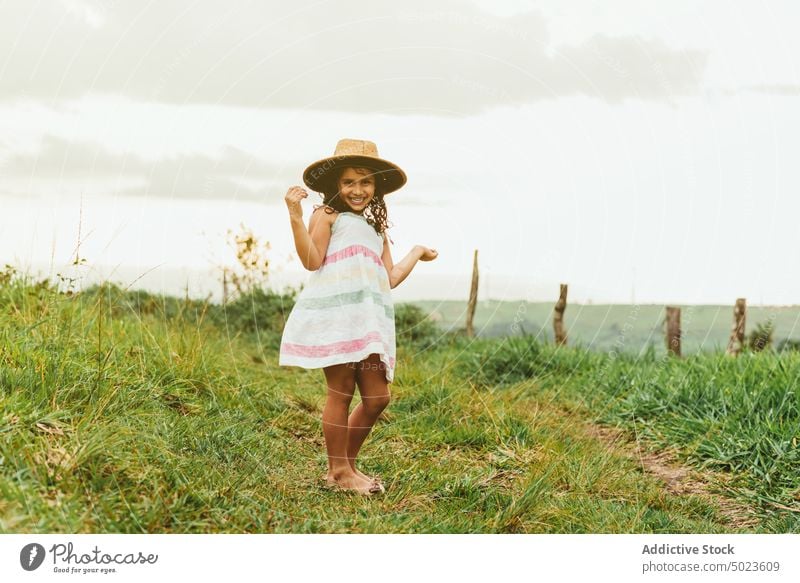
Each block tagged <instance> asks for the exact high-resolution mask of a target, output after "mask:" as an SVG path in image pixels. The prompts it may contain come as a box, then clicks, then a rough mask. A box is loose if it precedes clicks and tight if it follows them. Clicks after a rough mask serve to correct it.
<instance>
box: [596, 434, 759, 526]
mask: <svg viewBox="0 0 800 583" xmlns="http://www.w3.org/2000/svg"><path fill="white" fill-rule="evenodd" d="M583 425H584V431H585V432H586V434H587V435H588V436H590V437H592V438H594V439H596V440H598V441H600V442H602V443H603V444H605V446H606V448H608V449H610V450H613V451H616V452H619V453H622V454H623V455H625V456H627V457H629V458H630V459H633V460H636V461H637V462H638V463H639V465H640V466H641V468H642V470H643V471H644V472H646V473H648V474H650V475H652V476H655V477H656V478H658V479H659V480H661V481H662V482H663V483H664V485H665V488H666V489H667V491H668V492H670V493H671V494H678V495H681V494H684V495H686V494H692V495H695V496H700V497H702V498H705V499H707V500H708V501H709V502H710V503H711V504H712V505H714V506H715V507H717V508H718V509H719V511H720V514H721V515H722V516H724V517H725V518H726V519H727V520H728V521H729V523H730V525H731V526H733V527H736V528H750V527H753V526H758V524H759V523H760V520H759V519H758V517H757V516H756V515H755V513H754V512H753V511H752V510H751V509H750V508H749V507H748V506H746V505H744V504H741V503H739V502H736V501H734V500H732V499H730V498H727V497H725V496H722V495H720V494H718V493H716V492H713V491H712V490H713V484H725V483H727V482H728V481H729V479H730V478H729V477H728V476H727V475H726V474H723V473H720V472H712V471H710V470H704V471H703V472H700V471H698V470H696V469H694V468H691V467H689V466H686V465H683V464H681V463H680V462H679V461H678V458H677V455H676V454H675V451H674V450H670V449H664V450H662V451H661V452H658V453H654V452H650V451H647V450H646V449H645V448H644V447H643V446H640V444H638V443H637V442H636V441H634V440H631V439H630V438H629V437H628V436H627V434H626V433H625V432H624V431H622V430H618V429H614V428H612V427H604V426H601V425H596V424H593V423H589V422H584V424H583Z"/></svg>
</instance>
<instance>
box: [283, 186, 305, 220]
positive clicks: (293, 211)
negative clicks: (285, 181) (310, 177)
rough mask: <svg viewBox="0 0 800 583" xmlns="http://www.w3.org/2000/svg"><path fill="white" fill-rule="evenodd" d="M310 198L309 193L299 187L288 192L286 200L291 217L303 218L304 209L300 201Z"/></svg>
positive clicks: (293, 187)
mask: <svg viewBox="0 0 800 583" xmlns="http://www.w3.org/2000/svg"><path fill="white" fill-rule="evenodd" d="M307 196H308V193H307V192H306V191H305V190H304V189H302V188H300V187H299V186H292V187H291V188H290V189H289V190H288V191H287V192H286V196H285V197H284V200H285V201H286V206H287V207H288V208H289V217H290V218H292V219H302V218H303V207H302V206H300V201H301V200H302V199H304V198H306V197H307Z"/></svg>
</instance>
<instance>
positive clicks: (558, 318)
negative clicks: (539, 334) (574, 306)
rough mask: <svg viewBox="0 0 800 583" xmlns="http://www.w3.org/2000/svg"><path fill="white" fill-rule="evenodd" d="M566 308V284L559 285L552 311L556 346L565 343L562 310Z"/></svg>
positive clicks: (565, 336)
mask: <svg viewBox="0 0 800 583" xmlns="http://www.w3.org/2000/svg"><path fill="white" fill-rule="evenodd" d="M566 308H567V284H566V283H562V284H561V290H560V291H559V294H558V301H557V302H556V307H555V309H554V310H553V334H554V336H555V339H556V345H557V346H562V345H564V344H566V343H567V331H566V330H565V329H564V310H565V309H566Z"/></svg>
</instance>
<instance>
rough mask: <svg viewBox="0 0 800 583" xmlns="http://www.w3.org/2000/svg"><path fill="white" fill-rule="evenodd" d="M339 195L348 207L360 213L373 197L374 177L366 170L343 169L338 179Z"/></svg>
mask: <svg viewBox="0 0 800 583" xmlns="http://www.w3.org/2000/svg"><path fill="white" fill-rule="evenodd" d="M339 193H340V196H341V197H342V200H343V201H344V202H345V203H346V204H347V206H348V207H350V208H351V209H353V211H354V212H356V213H360V212H361V211H363V210H364V209H365V208H367V205H368V204H369V202H370V201H371V200H372V198H373V197H374V196H375V175H374V174H372V171H371V170H367V169H366V168H358V169H356V168H344V169H343V170H342V175H341V176H340V177H339Z"/></svg>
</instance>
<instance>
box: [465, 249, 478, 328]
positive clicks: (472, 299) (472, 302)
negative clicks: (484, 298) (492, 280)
mask: <svg viewBox="0 0 800 583" xmlns="http://www.w3.org/2000/svg"><path fill="white" fill-rule="evenodd" d="M477 304H478V250H477V249H475V253H474V254H473V257H472V285H471V286H470V288H469V303H468V304H467V336H468V337H470V338H472V337H473V336H474V335H475V329H474V327H473V324H472V322H473V320H474V319H475V306H476V305H477Z"/></svg>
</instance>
